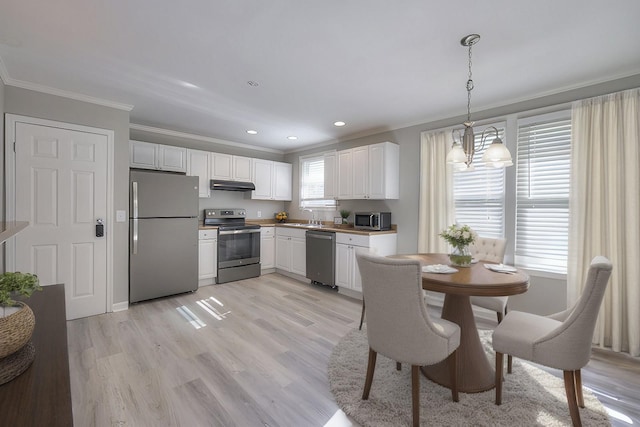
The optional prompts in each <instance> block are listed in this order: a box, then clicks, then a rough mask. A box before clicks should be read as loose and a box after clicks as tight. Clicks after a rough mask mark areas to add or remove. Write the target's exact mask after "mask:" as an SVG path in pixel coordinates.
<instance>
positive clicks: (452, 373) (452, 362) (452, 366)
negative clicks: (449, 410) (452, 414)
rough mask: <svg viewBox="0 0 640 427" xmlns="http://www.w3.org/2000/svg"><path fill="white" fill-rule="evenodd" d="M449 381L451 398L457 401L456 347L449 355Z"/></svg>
mask: <svg viewBox="0 0 640 427" xmlns="http://www.w3.org/2000/svg"><path fill="white" fill-rule="evenodd" d="M448 363H449V381H450V382H451V399H452V400H453V401H454V402H459V401H460V399H459V397H458V349H456V350H454V351H453V353H451V354H450V355H449V362H448Z"/></svg>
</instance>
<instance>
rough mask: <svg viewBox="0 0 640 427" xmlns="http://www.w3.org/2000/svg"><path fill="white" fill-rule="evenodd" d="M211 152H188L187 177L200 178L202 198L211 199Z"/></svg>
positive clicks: (189, 150) (199, 184)
mask: <svg viewBox="0 0 640 427" xmlns="http://www.w3.org/2000/svg"><path fill="white" fill-rule="evenodd" d="M209 159H210V156H209V152H208V151H200V150H191V149H188V150H187V175H189V176H197V177H198V188H199V190H198V191H199V196H200V197H202V198H203V197H209V196H210V195H211V190H209V180H210V178H209Z"/></svg>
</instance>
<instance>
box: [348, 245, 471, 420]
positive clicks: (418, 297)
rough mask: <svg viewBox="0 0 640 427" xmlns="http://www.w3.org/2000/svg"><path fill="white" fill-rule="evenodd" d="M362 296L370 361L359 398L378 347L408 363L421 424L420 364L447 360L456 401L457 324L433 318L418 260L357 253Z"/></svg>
mask: <svg viewBox="0 0 640 427" xmlns="http://www.w3.org/2000/svg"><path fill="white" fill-rule="evenodd" d="M356 258H357V262H358V267H359V268H360V274H361V275H362V291H363V294H364V298H365V300H366V301H367V338H368V341H369V361H368V364H367V375H366V379H365V385H364V391H363V393H362V399H363V400H367V399H368V398H369V391H370V390H371V385H372V382H373V373H374V370H375V365H376V356H377V354H378V353H380V354H382V355H384V356H386V357H389V358H390V359H392V360H395V361H396V363H406V364H410V365H411V402H412V419H413V425H414V426H418V425H419V424H420V401H419V396H420V378H419V376H420V371H419V369H420V366H424V365H433V364H436V363H438V362H441V361H443V360H445V359H449V361H450V366H451V368H450V370H449V375H450V379H451V384H453V386H452V388H451V398H452V399H453V401H454V402H457V401H458V379H457V368H458V364H457V348H458V346H459V345H460V327H459V326H458V325H456V324H455V323H453V322H449V321H448V320H444V319H440V318H432V317H431V316H430V315H429V313H428V311H427V307H426V305H425V302H424V299H423V294H422V268H421V265H420V261H418V260H413V259H391V258H385V257H380V256H376V255H371V254H366V253H362V254H357V255H356Z"/></svg>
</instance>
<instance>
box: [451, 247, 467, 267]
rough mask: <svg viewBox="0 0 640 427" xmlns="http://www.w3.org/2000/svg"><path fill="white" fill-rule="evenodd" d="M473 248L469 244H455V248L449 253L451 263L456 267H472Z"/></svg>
mask: <svg viewBox="0 0 640 427" xmlns="http://www.w3.org/2000/svg"><path fill="white" fill-rule="evenodd" d="M471 259H472V256H471V250H470V249H469V246H461V247H458V246H454V247H453V250H452V251H451V253H450V254H449V261H450V262H451V265H454V266H456V267H470V266H471Z"/></svg>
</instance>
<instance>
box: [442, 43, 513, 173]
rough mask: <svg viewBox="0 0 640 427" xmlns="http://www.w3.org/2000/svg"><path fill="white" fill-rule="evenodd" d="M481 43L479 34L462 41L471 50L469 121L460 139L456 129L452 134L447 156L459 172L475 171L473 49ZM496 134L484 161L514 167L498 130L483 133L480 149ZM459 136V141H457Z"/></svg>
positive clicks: (500, 166) (465, 123)
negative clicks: (472, 104) (472, 111)
mask: <svg viewBox="0 0 640 427" xmlns="http://www.w3.org/2000/svg"><path fill="white" fill-rule="evenodd" d="M478 41H480V36H479V35H478V34H469V35H468V36H465V37H463V38H462V40H460V44H461V45H462V46H465V47H468V48H469V78H468V80H467V120H466V121H465V122H464V123H463V124H464V133H463V134H462V138H460V130H459V129H454V130H453V131H452V132H451V134H452V136H453V145H452V147H451V151H449V154H447V163H449V164H452V165H453V166H454V167H455V168H456V169H457V170H473V169H474V167H473V165H472V163H473V156H474V154H475V152H476V147H475V135H474V133H473V124H474V122H472V121H471V91H472V90H473V79H472V76H473V75H472V72H471V47H472V46H473V45H474V44H476V43H478ZM492 133H495V138H494V139H493V141H492V142H491V145H490V146H489V147H488V148H487V150H486V151H485V152H484V155H483V156H482V161H483V162H485V163H486V165H487V166H489V167H493V168H502V167H505V166H512V165H513V162H512V160H511V153H510V152H509V150H508V149H507V147H506V146H505V145H504V143H503V142H502V140H501V139H500V137H499V135H498V129H496V128H495V127H493V126H490V127H488V128H486V129H485V130H484V132H482V137H481V138H480V141H481V143H480V148H479V150H482V149H483V148H484V146H485V142H486V140H487V138H488V137H489V136H490V135H491V134H492ZM456 134H457V140H456Z"/></svg>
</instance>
